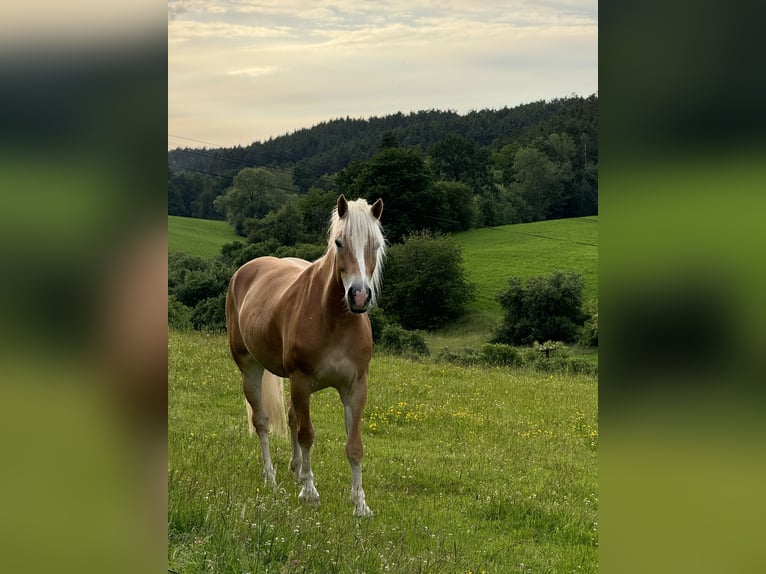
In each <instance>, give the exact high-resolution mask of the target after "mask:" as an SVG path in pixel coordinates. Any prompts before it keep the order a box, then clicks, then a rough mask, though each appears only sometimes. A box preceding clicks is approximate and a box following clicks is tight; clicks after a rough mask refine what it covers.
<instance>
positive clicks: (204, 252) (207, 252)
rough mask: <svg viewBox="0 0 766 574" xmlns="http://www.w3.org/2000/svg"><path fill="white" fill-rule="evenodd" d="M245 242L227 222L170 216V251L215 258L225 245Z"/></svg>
mask: <svg viewBox="0 0 766 574" xmlns="http://www.w3.org/2000/svg"><path fill="white" fill-rule="evenodd" d="M232 241H244V238H242V237H240V236H239V235H236V234H235V233H234V232H233V231H232V229H231V226H230V225H229V224H228V223H226V222H225V221H212V220H209V219H194V218H191V217H178V216H175V215H169V216H168V250H170V251H184V252H185V253H188V254H190V255H197V256H199V257H206V258H208V257H214V256H215V255H218V253H219V252H220V251H221V247H222V246H223V245H224V244H225V243H231V242H232Z"/></svg>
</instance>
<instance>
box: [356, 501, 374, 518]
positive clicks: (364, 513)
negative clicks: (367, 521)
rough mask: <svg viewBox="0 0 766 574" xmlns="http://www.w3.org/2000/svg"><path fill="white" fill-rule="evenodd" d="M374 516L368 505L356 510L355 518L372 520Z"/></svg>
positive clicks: (358, 507)
mask: <svg viewBox="0 0 766 574" xmlns="http://www.w3.org/2000/svg"><path fill="white" fill-rule="evenodd" d="M372 515H373V513H372V510H370V507H369V506H367V505H366V504H364V505H363V506H357V507H356V508H354V516H356V517H357V518H372Z"/></svg>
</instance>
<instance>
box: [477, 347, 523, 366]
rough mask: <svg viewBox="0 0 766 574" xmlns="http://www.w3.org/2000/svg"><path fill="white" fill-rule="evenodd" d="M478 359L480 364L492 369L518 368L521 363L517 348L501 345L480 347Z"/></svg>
mask: <svg viewBox="0 0 766 574" xmlns="http://www.w3.org/2000/svg"><path fill="white" fill-rule="evenodd" d="M480 357H481V361H482V363H484V364H485V365H491V366H494V367H503V366H508V367H510V366H520V365H521V364H522V362H523V358H522V354H521V352H519V350H518V349H517V348H515V347H511V346H510V345H504V344H502V343H487V344H486V345H484V346H483V347H482V349H481V356H480Z"/></svg>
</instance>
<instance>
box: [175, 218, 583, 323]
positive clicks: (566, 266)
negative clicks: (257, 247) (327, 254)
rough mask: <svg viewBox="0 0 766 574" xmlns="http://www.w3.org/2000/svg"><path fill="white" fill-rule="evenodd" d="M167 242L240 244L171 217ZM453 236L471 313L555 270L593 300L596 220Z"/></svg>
mask: <svg viewBox="0 0 766 574" xmlns="http://www.w3.org/2000/svg"><path fill="white" fill-rule="evenodd" d="M384 217H385V216H384ZM384 223H385V221H384ZM168 237H169V249H170V251H184V252H186V253H189V254H191V255H198V256H200V257H213V256H215V255H217V254H218V253H219V252H220V249H221V247H222V246H223V245H224V244H225V243H228V242H231V241H244V238H242V237H239V236H238V235H236V234H235V233H234V232H233V231H232V230H231V226H229V224H228V223H226V222H224V221H211V220H207V219H193V218H189V217H176V216H172V215H171V216H168ZM453 237H454V238H455V241H457V243H458V244H459V245H460V246H461V247H462V249H463V262H464V264H465V268H466V271H467V272H468V276H469V279H470V280H471V281H472V282H474V283H476V286H477V295H478V297H477V300H476V302H475V303H474V304H473V309H474V310H477V311H500V305H499V304H498V303H497V301H496V300H495V296H496V295H497V293H498V292H500V291H502V290H504V289H506V287H507V282H508V277H510V276H511V275H518V276H521V277H524V278H526V277H532V276H534V275H549V274H551V273H553V272H554V271H564V272H566V273H569V272H571V271H576V272H578V273H581V274H582V275H583V278H584V279H585V293H584V297H583V300H584V302H585V304H586V305H587V304H589V303H590V302H592V301H597V300H598V216H591V217H577V218H572V219H559V220H554V221H538V222H536V223H522V224H516V225H504V226H501V227H490V228H484V229H473V230H471V231H466V232H464V233H457V234H455V235H454V236H453ZM384 288H385V286H384Z"/></svg>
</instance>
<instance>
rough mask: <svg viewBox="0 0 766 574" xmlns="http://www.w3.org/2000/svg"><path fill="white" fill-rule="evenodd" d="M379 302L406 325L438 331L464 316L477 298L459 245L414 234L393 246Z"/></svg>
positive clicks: (442, 237) (389, 253) (449, 240)
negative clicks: (437, 329) (467, 308)
mask: <svg viewBox="0 0 766 574" xmlns="http://www.w3.org/2000/svg"><path fill="white" fill-rule="evenodd" d="M384 273H385V275H384V278H383V289H382V293H381V296H380V305H381V307H383V308H384V309H386V312H387V313H389V314H390V315H391V316H392V317H394V318H395V319H396V320H397V321H398V322H399V323H400V324H401V325H402V326H403V327H405V328H407V329H436V328H439V327H442V326H444V325H446V324H447V323H449V322H450V321H453V320H454V319H457V318H458V317H460V316H461V315H463V314H464V313H465V311H466V307H467V305H468V303H470V302H471V301H472V300H473V298H474V296H475V287H474V285H473V284H471V283H469V282H468V279H467V275H466V272H465V270H464V268H463V256H462V252H461V250H460V246H459V245H458V244H457V243H455V242H454V241H452V240H451V239H450V238H449V237H447V236H444V235H434V234H432V233H429V232H421V233H413V234H411V235H409V236H408V237H407V238H406V239H405V240H404V243H403V244H401V245H393V246H391V248H390V249H389V250H388V257H387V259H386V265H385V268H384Z"/></svg>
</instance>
